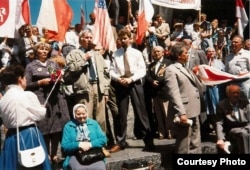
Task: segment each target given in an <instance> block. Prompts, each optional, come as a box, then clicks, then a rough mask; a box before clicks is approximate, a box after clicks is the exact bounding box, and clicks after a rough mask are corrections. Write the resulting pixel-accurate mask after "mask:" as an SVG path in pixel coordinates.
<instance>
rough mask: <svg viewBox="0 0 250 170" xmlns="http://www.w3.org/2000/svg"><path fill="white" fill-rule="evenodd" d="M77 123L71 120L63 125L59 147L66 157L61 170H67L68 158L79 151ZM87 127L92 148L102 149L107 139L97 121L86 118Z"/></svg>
mask: <svg viewBox="0 0 250 170" xmlns="http://www.w3.org/2000/svg"><path fill="white" fill-rule="evenodd" d="M77 124H78V123H77V121H76V120H71V121H69V122H68V123H66V124H65V126H64V129H63V136H62V142H61V147H62V151H63V152H64V154H65V155H66V159H65V161H64V163H63V168H64V169H67V167H68V165H69V158H70V156H71V155H73V154H74V152H75V151H76V150H78V149H79V142H80V141H77V140H76V136H77V128H76V127H77ZM87 126H88V129H89V132H90V133H89V137H90V142H91V144H92V148H96V147H98V148H102V147H104V146H105V145H106V143H107V137H106V135H105V134H104V133H103V131H102V129H101V127H100V125H99V124H98V123H97V121H95V120H93V119H90V118H88V119H87Z"/></svg>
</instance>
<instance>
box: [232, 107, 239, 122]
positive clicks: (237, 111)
mask: <svg viewBox="0 0 250 170" xmlns="http://www.w3.org/2000/svg"><path fill="white" fill-rule="evenodd" d="M233 112H234V116H235V118H236V119H237V120H239V121H240V114H239V108H238V107H237V106H233Z"/></svg>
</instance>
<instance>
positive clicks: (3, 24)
mask: <svg viewBox="0 0 250 170" xmlns="http://www.w3.org/2000/svg"><path fill="white" fill-rule="evenodd" d="M15 20H16V3H13V2H12V3H11V4H10V1H9V0H5V1H1V4H0V37H8V38H14V35H15Z"/></svg>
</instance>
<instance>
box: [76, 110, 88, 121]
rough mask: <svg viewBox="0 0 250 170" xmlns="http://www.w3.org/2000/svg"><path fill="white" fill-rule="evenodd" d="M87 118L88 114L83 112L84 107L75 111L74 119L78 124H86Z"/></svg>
mask: <svg viewBox="0 0 250 170" xmlns="http://www.w3.org/2000/svg"><path fill="white" fill-rule="evenodd" d="M87 118H88V113H87V111H86V110H85V108H84V107H79V108H77V109H76V111H75V119H76V120H77V121H78V122H79V123H84V122H86V120H87Z"/></svg>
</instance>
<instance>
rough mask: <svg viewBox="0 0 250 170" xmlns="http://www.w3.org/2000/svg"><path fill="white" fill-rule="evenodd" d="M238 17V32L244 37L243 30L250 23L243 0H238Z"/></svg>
mask: <svg viewBox="0 0 250 170" xmlns="http://www.w3.org/2000/svg"><path fill="white" fill-rule="evenodd" d="M236 18H237V23H238V34H239V35H240V36H242V37H243V32H244V29H245V27H246V26H247V24H248V17H247V14H246V11H245V8H244V5H243V3H242V0H236Z"/></svg>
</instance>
